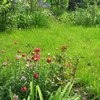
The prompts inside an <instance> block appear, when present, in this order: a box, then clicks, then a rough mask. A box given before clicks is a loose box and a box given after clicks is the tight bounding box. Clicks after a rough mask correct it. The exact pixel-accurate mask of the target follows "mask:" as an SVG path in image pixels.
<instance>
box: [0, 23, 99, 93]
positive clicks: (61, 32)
mask: <svg viewBox="0 0 100 100" xmlns="http://www.w3.org/2000/svg"><path fill="white" fill-rule="evenodd" d="M62 45H68V46H69V49H68V51H67V53H68V55H70V56H71V57H74V56H78V57H80V62H79V69H78V73H77V77H78V78H79V79H80V80H79V81H83V82H84V83H86V84H87V86H91V88H92V89H93V90H95V91H96V92H98V94H100V75H99V73H100V68H99V67H100V28H98V27H91V28H85V27H81V26H65V25H64V24H59V23H53V24H52V25H51V27H50V28H31V29H25V30H13V31H8V32H4V33H0V51H1V50H4V51H5V53H1V52H0V66H1V65H2V63H3V62H5V61H6V62H7V61H9V62H14V60H15V55H16V54H17V51H18V50H20V51H22V52H23V53H27V52H29V51H30V50H31V51H32V50H33V48H34V47H39V48H41V49H42V51H43V52H42V55H47V54H48V53H51V55H53V54H55V53H56V52H57V48H60V47H61V46H62Z"/></svg>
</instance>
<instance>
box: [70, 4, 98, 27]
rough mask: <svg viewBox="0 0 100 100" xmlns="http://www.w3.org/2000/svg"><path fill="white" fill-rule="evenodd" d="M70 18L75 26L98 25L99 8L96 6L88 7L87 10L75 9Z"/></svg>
mask: <svg viewBox="0 0 100 100" xmlns="http://www.w3.org/2000/svg"><path fill="white" fill-rule="evenodd" d="M72 16H73V17H72V19H71V20H72V21H73V22H74V24H76V25H83V26H93V25H95V26H96V25H100V8H99V7H98V6H89V7H88V8H87V9H77V10H76V11H75V12H73V13H72Z"/></svg>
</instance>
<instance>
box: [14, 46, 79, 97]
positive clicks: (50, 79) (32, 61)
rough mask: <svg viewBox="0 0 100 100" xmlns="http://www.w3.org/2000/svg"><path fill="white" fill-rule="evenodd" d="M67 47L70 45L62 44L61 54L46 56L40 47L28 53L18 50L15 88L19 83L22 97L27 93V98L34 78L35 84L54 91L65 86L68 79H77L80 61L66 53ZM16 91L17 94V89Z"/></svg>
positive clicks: (44, 89) (45, 89)
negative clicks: (42, 55) (42, 53)
mask: <svg viewBox="0 0 100 100" xmlns="http://www.w3.org/2000/svg"><path fill="white" fill-rule="evenodd" d="M67 48H68V46H62V47H61V50H60V51H61V52H60V53H59V54H56V55H50V54H48V55H47V56H46V57H41V55H40V54H41V49H40V48H35V49H34V50H33V51H32V52H29V53H28V54H27V53H23V52H22V51H18V54H17V55H16V60H18V62H17V66H20V67H19V69H17V71H18V72H17V73H16V76H19V77H17V78H16V80H15V84H14V85H15V86H13V87H14V88H15V87H16V86H17V84H16V83H19V84H18V85H19V86H18V87H21V88H20V89H19V88H18V90H19V92H18V93H19V95H20V96H19V97H20V98H21V99H23V96H24V95H25V94H26V98H27V95H28V93H29V91H28V90H29V83H30V81H31V80H32V78H33V80H34V84H35V85H37V84H38V85H39V86H40V87H41V89H42V90H43V91H44V92H45V91H49V92H53V91H55V89H56V88H58V87H59V86H64V85H65V84H66V83H67V82H68V81H70V80H74V79H75V74H76V70H77V66H78V62H75V60H73V59H70V57H69V56H68V55H66V50H67ZM23 66H24V67H23ZM19 80H20V81H19ZM20 92H21V93H22V94H20ZM14 93H15V94H17V93H16V91H14Z"/></svg>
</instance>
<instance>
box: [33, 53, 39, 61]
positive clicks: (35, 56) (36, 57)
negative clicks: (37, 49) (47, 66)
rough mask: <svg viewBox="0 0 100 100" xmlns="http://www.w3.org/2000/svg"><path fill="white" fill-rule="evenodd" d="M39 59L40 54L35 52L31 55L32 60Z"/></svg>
mask: <svg viewBox="0 0 100 100" xmlns="http://www.w3.org/2000/svg"><path fill="white" fill-rule="evenodd" d="M39 59H40V54H36V55H34V56H33V57H32V60H34V61H38V60H39Z"/></svg>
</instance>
